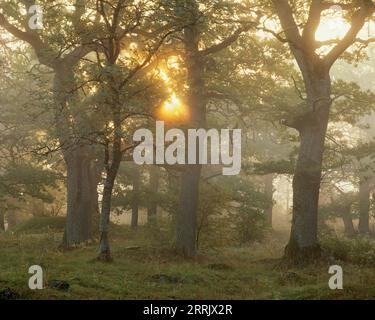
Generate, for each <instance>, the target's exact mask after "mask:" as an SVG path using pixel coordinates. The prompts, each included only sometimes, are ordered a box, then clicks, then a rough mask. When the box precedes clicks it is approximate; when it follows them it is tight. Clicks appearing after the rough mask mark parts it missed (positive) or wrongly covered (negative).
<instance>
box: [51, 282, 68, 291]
mask: <svg viewBox="0 0 375 320" xmlns="http://www.w3.org/2000/svg"><path fill="white" fill-rule="evenodd" d="M48 287H49V288H53V289H57V290H61V291H68V290H69V287H70V285H69V283H67V282H66V281H63V280H50V281H48Z"/></svg>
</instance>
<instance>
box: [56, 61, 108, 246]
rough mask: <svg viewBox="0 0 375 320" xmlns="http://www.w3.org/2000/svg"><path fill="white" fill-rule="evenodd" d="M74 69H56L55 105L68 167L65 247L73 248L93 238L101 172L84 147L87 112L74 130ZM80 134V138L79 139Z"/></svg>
mask: <svg viewBox="0 0 375 320" xmlns="http://www.w3.org/2000/svg"><path fill="white" fill-rule="evenodd" d="M75 85H76V81H75V77H74V71H73V66H70V65H66V64H64V63H61V64H57V65H56V67H55V78H54V102H55V105H56V107H55V122H56V124H55V125H56V131H57V135H58V137H59V142H60V145H61V148H62V152H63V156H64V160H65V164H66V167H67V183H66V187H67V213H66V216H67V217H66V227H65V232H64V238H63V243H62V246H63V247H64V248H71V247H74V246H76V245H79V244H80V243H83V242H85V241H88V240H90V239H91V238H92V220H93V217H94V216H95V215H96V214H97V213H98V192H97V186H98V183H99V180H100V174H101V170H100V169H99V166H98V163H97V162H96V161H95V158H96V157H95V151H94V150H93V147H92V146H90V145H88V144H85V142H84V141H86V140H85V139H83V138H85V134H87V133H90V130H91V129H90V128H89V123H90V121H89V120H88V119H87V118H86V117H85V115H84V112H81V113H79V115H77V116H75V122H74V123H75V126H76V127H74V128H73V127H72V121H70V118H69V117H70V116H69V112H71V111H69V110H71V109H73V108H74V107H76V104H77V101H78V96H77V90H76V88H75ZM77 133H78V136H77Z"/></svg>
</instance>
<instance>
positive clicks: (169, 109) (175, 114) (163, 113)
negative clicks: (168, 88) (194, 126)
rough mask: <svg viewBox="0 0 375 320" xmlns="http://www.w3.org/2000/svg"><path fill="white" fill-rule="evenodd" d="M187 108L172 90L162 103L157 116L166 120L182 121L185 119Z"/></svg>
mask: <svg viewBox="0 0 375 320" xmlns="http://www.w3.org/2000/svg"><path fill="white" fill-rule="evenodd" d="M187 116H188V109H187V107H186V105H185V104H184V103H183V102H182V101H181V100H180V99H179V98H178V97H177V95H176V94H175V93H174V92H173V93H172V95H171V96H170V97H169V98H168V99H167V100H166V101H165V102H164V103H163V105H162V107H161V110H160V112H159V117H160V118H161V119H163V120H166V121H184V120H186V119H187Z"/></svg>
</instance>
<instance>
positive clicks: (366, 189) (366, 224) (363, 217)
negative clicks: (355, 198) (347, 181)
mask: <svg viewBox="0 0 375 320" xmlns="http://www.w3.org/2000/svg"><path fill="white" fill-rule="evenodd" d="M370 192H371V188H370V182H369V180H368V179H366V178H365V177H361V179H360V183H359V225H358V231H359V233H360V234H368V233H370Z"/></svg>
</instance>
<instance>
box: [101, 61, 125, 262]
mask: <svg viewBox="0 0 375 320" xmlns="http://www.w3.org/2000/svg"><path fill="white" fill-rule="evenodd" d="M112 64H113V63H112ZM113 83H115V80H114V79H113ZM111 89H112V99H113V102H112V105H110V107H111V109H112V116H113V130H114V138H113V143H112V152H111V156H110V149H109V145H110V143H109V141H108V143H107V145H106V148H105V155H104V167H105V169H106V179H105V182H104V189H103V199H102V210H101V215H100V246H99V251H100V252H99V257H98V259H99V260H101V261H105V262H107V261H111V260H112V257H111V251H110V246H109V239H108V232H109V221H110V215H111V202H112V191H113V187H114V184H115V180H116V177H117V173H118V170H119V168H120V164H121V160H122V156H123V153H122V149H121V145H122V135H123V132H122V119H121V104H120V101H119V96H120V94H119V92H118V90H117V89H116V88H114V87H111ZM110 158H111V159H110Z"/></svg>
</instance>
